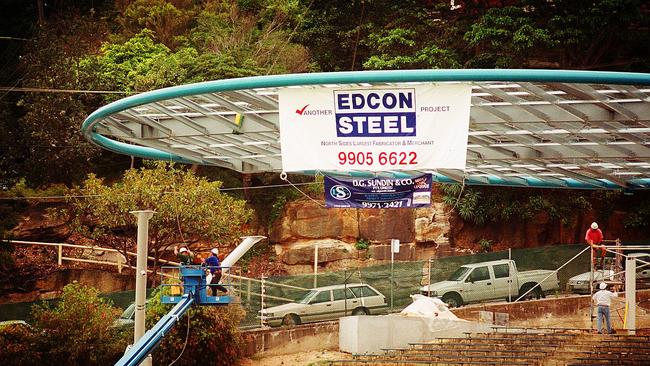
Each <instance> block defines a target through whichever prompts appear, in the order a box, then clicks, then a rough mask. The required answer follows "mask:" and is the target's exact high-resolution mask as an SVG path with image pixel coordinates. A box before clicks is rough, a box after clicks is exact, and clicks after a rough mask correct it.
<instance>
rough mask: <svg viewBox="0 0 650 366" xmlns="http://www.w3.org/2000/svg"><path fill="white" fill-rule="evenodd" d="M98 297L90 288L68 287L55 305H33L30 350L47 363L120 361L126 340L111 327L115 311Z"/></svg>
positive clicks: (117, 313)
mask: <svg viewBox="0 0 650 366" xmlns="http://www.w3.org/2000/svg"><path fill="white" fill-rule="evenodd" d="M98 295H99V291H98V290H96V289H94V288H90V287H85V286H82V285H79V284H77V283H72V284H69V285H66V286H65V287H64V288H63V295H62V296H61V299H60V301H59V302H58V303H57V304H56V305H51V304H49V303H47V302H44V303H42V304H37V305H34V307H33V308H32V317H33V318H34V330H35V333H36V334H37V336H36V337H35V338H36V339H35V347H34V348H35V350H36V351H37V352H39V351H40V352H42V354H43V355H47V363H49V364H60V365H107V364H112V363H114V362H115V361H117V360H118V359H119V358H120V356H121V355H122V353H123V352H124V349H125V347H126V344H127V339H126V337H125V336H124V334H121V333H120V332H119V331H118V330H116V329H115V328H112V327H111V325H112V324H113V321H114V320H115V318H117V316H118V315H119V310H118V309H116V308H113V307H112V304H111V303H110V302H109V301H108V300H106V299H103V298H101V297H99V296H98ZM28 340H29V339H28Z"/></svg>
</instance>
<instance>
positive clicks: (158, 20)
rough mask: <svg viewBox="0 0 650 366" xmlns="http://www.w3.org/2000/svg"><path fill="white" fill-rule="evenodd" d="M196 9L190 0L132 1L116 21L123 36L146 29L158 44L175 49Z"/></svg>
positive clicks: (189, 24)
mask: <svg viewBox="0 0 650 366" xmlns="http://www.w3.org/2000/svg"><path fill="white" fill-rule="evenodd" d="M197 8H198V7H197V6H196V5H195V4H194V1H191V0H175V1H166V0H135V1H133V2H131V3H130V4H129V5H128V6H127V7H126V8H125V9H124V10H123V11H122V12H121V15H120V16H119V17H118V19H117V21H118V23H119V24H121V25H122V28H123V34H124V35H126V36H133V35H135V34H137V33H140V31H141V30H142V29H149V30H151V31H152V32H153V34H155V37H156V40H157V41H158V42H160V43H162V44H164V45H166V46H167V47H170V48H175V47H176V46H177V45H178V44H179V43H181V42H182V38H183V35H184V34H185V33H186V32H187V30H188V29H189V27H190V26H191V24H192V22H193V19H194V17H195V16H196V11H197Z"/></svg>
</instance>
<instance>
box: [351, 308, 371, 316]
mask: <svg viewBox="0 0 650 366" xmlns="http://www.w3.org/2000/svg"><path fill="white" fill-rule="evenodd" d="M352 315H368V310H367V309H366V308H356V309H354V310H352Z"/></svg>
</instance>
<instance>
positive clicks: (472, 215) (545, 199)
mask: <svg viewBox="0 0 650 366" xmlns="http://www.w3.org/2000/svg"><path fill="white" fill-rule="evenodd" d="M440 189H441V191H442V193H443V202H444V203H445V204H447V205H448V206H451V207H453V208H455V209H456V211H457V212H458V215H459V216H460V217H461V218H462V219H463V220H465V221H469V222H472V223H474V224H477V225H484V224H486V223H488V222H509V221H511V220H529V219H531V218H533V217H534V216H535V215H536V214H538V213H540V212H545V213H547V214H548V215H549V217H550V218H552V219H555V220H560V221H561V222H562V223H565V224H566V223H567V222H568V218H569V217H570V216H571V214H572V212H575V211H577V210H580V211H584V210H588V209H590V208H592V204H591V202H592V201H595V200H596V199H597V198H598V197H593V195H594V194H597V193H589V194H590V195H592V196H587V195H586V194H582V193H578V194H576V193H574V192H566V191H554V192H553V194H552V195H551V194H540V193H538V192H537V191H533V190H526V189H523V188H517V189H510V188H498V189H490V188H468V187H464V188H463V187H462V186H460V185H459V184H442V185H440ZM545 192H548V191H545ZM605 201H608V200H606V199H605Z"/></svg>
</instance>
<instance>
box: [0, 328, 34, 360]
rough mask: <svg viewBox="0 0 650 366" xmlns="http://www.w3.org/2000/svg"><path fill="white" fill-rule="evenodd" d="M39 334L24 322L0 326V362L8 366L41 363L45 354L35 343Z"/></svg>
mask: <svg viewBox="0 0 650 366" xmlns="http://www.w3.org/2000/svg"><path fill="white" fill-rule="evenodd" d="M37 336H38V335H37V334H36V333H35V332H34V331H33V329H32V328H31V327H29V326H28V325H24V324H11V325H5V326H2V327H0V349H2V352H0V364H2V365H6V366H25V365H39V364H42V363H41V362H42V361H41V360H42V358H43V354H42V352H41V351H40V350H38V349H36V348H35V347H34V345H35V344H36V341H37Z"/></svg>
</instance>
